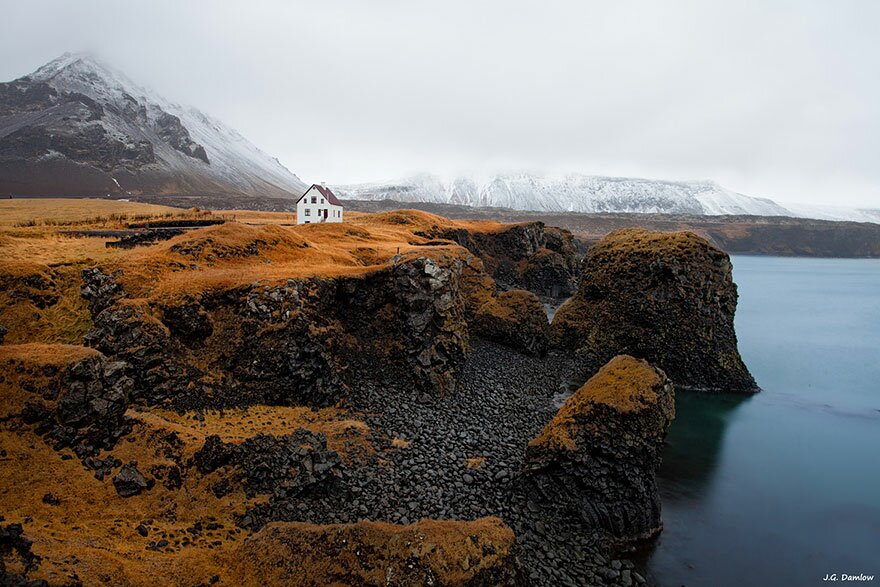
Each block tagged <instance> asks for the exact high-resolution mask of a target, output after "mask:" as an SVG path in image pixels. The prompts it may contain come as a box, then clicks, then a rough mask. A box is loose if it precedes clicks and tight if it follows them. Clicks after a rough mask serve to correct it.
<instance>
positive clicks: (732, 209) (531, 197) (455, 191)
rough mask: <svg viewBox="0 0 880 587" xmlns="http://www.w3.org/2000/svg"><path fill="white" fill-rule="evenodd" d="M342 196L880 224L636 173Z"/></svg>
mask: <svg viewBox="0 0 880 587" xmlns="http://www.w3.org/2000/svg"><path fill="white" fill-rule="evenodd" d="M336 191H337V193H339V194H340V196H341V197H342V198H349V199H355V200H397V201H401V202H431V203H440V204H462V205H467V206H479V207H485V206H493V207H500V208H511V209H513V210H530V211H539V212H637V213H662V214H694V215H710V216H717V215H726V214H745V215H753V216H792V217H803V218H822V219H829V220H855V221H860V222H880V210H873V209H854V208H846V209H845V208H834V209H826V208H817V207H811V206H804V205H797V206H782V205H780V204H777V203H776V202H774V201H773V200H769V199H766V198H754V197H751V196H746V195H744V194H740V193H737V192H733V191H730V190H728V189H725V188H723V187H721V186H720V185H718V184H717V183H715V182H712V181H660V180H651V179H640V178H631V177H600V176H592V175H580V174H567V175H562V176H546V175H538V174H530V173H509V174H498V175H492V176H488V177H485V178H483V179H475V178H473V177H468V176H460V177H456V178H454V179H452V180H448V181H445V180H442V179H441V178H439V177H437V176H435V175H429V174H420V175H416V176H413V177H410V178H406V179H403V180H400V181H393V182H386V183H367V184H357V185H343V186H338V187H337V188H336Z"/></svg>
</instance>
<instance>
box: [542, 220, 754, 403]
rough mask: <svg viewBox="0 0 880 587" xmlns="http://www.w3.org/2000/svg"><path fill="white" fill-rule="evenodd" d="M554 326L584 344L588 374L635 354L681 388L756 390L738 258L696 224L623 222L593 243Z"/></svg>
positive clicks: (560, 336)
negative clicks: (644, 226) (736, 277)
mask: <svg viewBox="0 0 880 587" xmlns="http://www.w3.org/2000/svg"><path fill="white" fill-rule="evenodd" d="M582 270H583V271H582V276H581V282H580V285H579V286H578V291H577V292H576V293H575V295H574V296H573V297H572V298H571V299H570V300H568V301H567V302H566V303H565V304H564V305H562V306H561V307H560V308H559V310H558V311H557V312H556V315H555V316H554V318H553V324H552V330H553V335H554V337H555V339H556V341H557V343H558V344H559V345H561V346H562V347H564V348H569V349H577V350H578V353H579V357H580V360H581V362H582V363H583V365H582V368H583V369H584V370H586V372H587V373H589V372H591V371H595V369H596V367H598V366H599V365H602V364H604V363H605V362H607V361H608V360H609V359H610V358H611V357H613V356H615V355H617V354H621V353H626V354H631V355H633V356H635V357H638V358H643V359H646V360H648V361H650V362H651V363H652V364H654V365H657V366H658V367H659V368H661V369H663V370H664V371H665V372H666V373H667V374H668V375H669V377H670V378H671V379H672V380H673V381H675V383H676V386H678V387H680V388H694V389H699V390H706V391H728V392H740V393H753V392H755V391H757V386H756V384H755V381H754V379H753V378H752V376H751V374H749V372H748V369H747V368H746V366H745V365H744V364H743V362H742V358H741V357H740V355H739V350H738V349H737V344H736V333H735V331H734V324H733V318H734V313H735V311H736V301H737V293H736V284H735V283H734V282H733V275H732V266H731V264H730V259H729V257H728V256H727V254H725V253H724V252H722V251H720V250H718V249H717V248H715V247H713V246H712V245H710V244H709V243H708V242H707V241H706V240H705V239H703V238H700V237H699V236H697V235H695V234H693V233H690V232H674V233H661V232H650V231H646V230H641V229H626V230H619V231H615V232H613V233H611V234H609V235H608V236H607V237H605V238H604V239H602V240H601V241H600V242H599V243H598V244H596V245H595V246H594V247H592V248H591V249H590V250H589V251H588V253H587V256H586V257H585V259H584V262H583V266H582Z"/></svg>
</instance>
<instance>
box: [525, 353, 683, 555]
mask: <svg viewBox="0 0 880 587" xmlns="http://www.w3.org/2000/svg"><path fill="white" fill-rule="evenodd" d="M674 400H675V398H674V392H673V388H672V383H671V382H670V381H669V380H668V379H667V378H666V375H665V374H664V373H663V372H662V371H660V370H658V369H655V368H653V367H652V366H651V365H649V364H648V363H647V362H645V361H642V360H638V359H634V358H633V357H630V356H626V355H621V356H618V357H615V358H614V359H613V360H611V361H610V362H609V363H608V364H607V365H605V366H604V367H602V369H600V370H599V372H598V373H596V375H594V376H593V377H592V378H590V380H589V381H587V382H586V383H585V384H584V385H583V386H582V387H581V388H580V389H578V390H577V392H575V394H574V395H572V396H571V397H570V398H569V399H568V400H567V401H566V402H565V404H564V405H563V406H562V407H561V408H560V409H559V411H558V412H557V414H556V416H555V417H554V418H553V420H551V421H550V423H549V424H547V426H546V427H545V428H544V430H543V431H542V432H541V433H540V434H539V435H538V436H537V437H536V438H534V439H533V440H532V441H531V442H530V443H529V445H528V448H527V450H526V475H527V477H526V479H527V482H528V483H530V484H531V485H532V486H533V489H534V492H535V493H536V494H537V495H538V496H540V499H542V500H544V501H547V502H550V503H559V504H562V505H564V506H566V507H569V508H570V509H571V512H572V515H573V516H579V517H581V518H582V519H583V520H584V521H585V522H586V523H587V524H589V525H590V526H592V527H594V528H597V529H604V530H605V531H607V532H608V533H609V535H610V536H611V537H612V538H613V539H616V540H620V541H624V542H630V541H637V540H642V539H646V538H649V537H651V536H654V535H655V534H657V533H658V532H659V531H660V530H661V528H662V522H661V520H660V496H659V494H658V492H657V482H656V472H657V469H658V468H659V466H660V451H661V448H662V445H663V440H664V439H665V437H666V431H667V428H668V427H669V424H670V422H671V421H672V419H673V418H674V417H675V401H674Z"/></svg>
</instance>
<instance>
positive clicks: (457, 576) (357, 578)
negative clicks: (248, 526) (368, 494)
mask: <svg viewBox="0 0 880 587" xmlns="http://www.w3.org/2000/svg"><path fill="white" fill-rule="evenodd" d="M230 565H231V566H232V568H233V572H234V574H235V575H236V577H237V580H239V581H240V583H239V584H241V585H302V586H318V585H364V586H368V585H375V586H380V585H381V586H385V585H396V586H399V587H410V586H411V587H416V586H422V585H438V586H441V585H447V586H452V585H456V586H472V587H477V586H480V587H482V586H486V587H488V586H494V585H498V586H501V585H505V586H506V585H521V584H523V580H522V578H521V576H520V571H519V565H518V563H517V558H516V544H515V537H514V534H513V531H512V530H511V529H510V528H508V527H507V526H506V525H504V523H503V522H502V521H501V520H499V519H498V518H482V519H479V520H475V521H472V522H470V521H468V522H465V521H436V520H423V521H421V522H418V523H416V524H412V525H409V526H401V525H394V524H386V523H381V522H369V521H364V522H359V523H357V524H334V525H327V526H319V525H313V524H304V523H298V522H288V523H273V524H269V525H268V526H266V527H265V528H263V529H262V530H260V531H259V532H257V533H256V534H254V535H253V536H251V537H249V538H248V539H247V540H245V542H244V543H243V544H242V546H241V547H240V548H239V549H238V551H237V552H236V553H235V556H234V557H232V560H231V561H230Z"/></svg>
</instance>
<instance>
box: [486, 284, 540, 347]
mask: <svg viewBox="0 0 880 587" xmlns="http://www.w3.org/2000/svg"><path fill="white" fill-rule="evenodd" d="M471 329H472V333H473V334H476V335H477V336H481V337H483V338H486V339H488V340H492V341H495V342H497V343H499V344H503V345H505V346H509V347H511V348H514V349H517V350H521V351H524V352H526V353H528V354H531V355H538V356H541V355H544V353H546V352H547V345H548V341H549V335H550V324H549V323H548V322H547V314H546V312H545V311H544V306H543V305H542V304H541V301H540V300H539V299H538V296H536V295H535V294H533V293H532V292H529V291H525V290H521V289H516V290H512V291H507V292H503V293H500V294H498V295H497V296H495V297H492V298H490V299H489V300H488V301H487V302H486V303H484V304H483V305H482V306H481V307H480V309H479V310H478V311H477V313H476V316H475V317H474V321H473V323H472V324H471Z"/></svg>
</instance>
